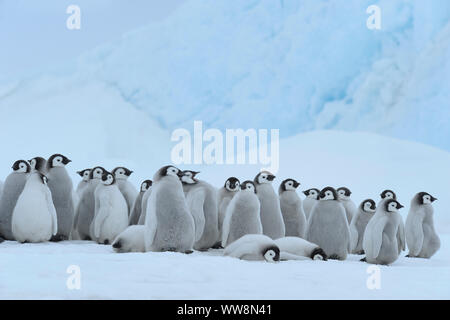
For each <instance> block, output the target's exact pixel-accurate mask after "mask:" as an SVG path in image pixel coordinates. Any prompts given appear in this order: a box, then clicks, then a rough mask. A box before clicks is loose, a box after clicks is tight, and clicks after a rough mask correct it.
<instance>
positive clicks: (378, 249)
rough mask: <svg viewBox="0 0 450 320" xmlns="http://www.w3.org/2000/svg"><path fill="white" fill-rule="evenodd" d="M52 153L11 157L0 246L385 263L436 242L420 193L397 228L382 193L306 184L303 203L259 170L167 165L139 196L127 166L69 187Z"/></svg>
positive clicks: (288, 184) (3, 187) (292, 188)
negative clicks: (250, 174)
mask: <svg viewBox="0 0 450 320" xmlns="http://www.w3.org/2000/svg"><path fill="white" fill-rule="evenodd" d="M70 162H71V161H70V160H69V159H68V158H67V157H65V156H64V155H61V154H55V155H52V156H51V157H50V158H49V159H48V160H45V159H44V158H41V157H36V158H33V159H31V160H29V161H25V160H18V161H16V162H15V163H14V165H13V167H12V169H13V172H12V173H11V174H10V175H9V176H8V177H7V179H6V180H5V183H4V184H2V183H0V195H1V196H0V242H2V241H3V239H6V240H17V241H19V242H21V243H25V242H43V241H48V240H50V241H61V240H68V239H73V240H77V239H80V240H95V241H97V242H98V243H101V244H111V245H112V247H113V249H114V250H115V251H116V252H148V251H154V252H163V251H174V252H182V253H192V252H193V251H192V250H193V249H195V250H199V251H206V250H208V249H211V248H213V249H218V248H225V250H224V255H226V256H231V257H236V258H239V259H244V260H263V261H264V260H265V261H269V262H275V261H280V260H305V259H313V260H327V259H337V260H345V259H346V258H347V254H348V253H354V254H365V258H363V259H361V261H366V262H368V263H375V264H391V263H393V262H394V261H395V260H397V258H398V257H399V255H400V253H401V252H402V251H403V250H405V243H407V244H408V249H409V254H408V256H409V257H420V258H430V257H431V256H432V255H434V254H435V253H436V251H437V250H438V249H439V247H440V240H439V237H438V235H437V234H436V231H435V229H434V224H433V207H432V203H433V202H434V201H435V200H436V199H435V198H434V197H433V196H431V195H430V194H428V193H426V192H420V193H418V194H416V195H415V196H414V198H413V199H412V201H411V207H410V211H409V214H408V218H407V220H406V226H404V224H403V220H402V217H401V216H400V214H399V213H398V210H399V209H401V208H402V207H403V206H402V205H401V204H400V203H399V202H398V201H397V198H396V194H395V193H394V192H393V191H391V190H385V191H384V192H382V193H381V200H380V202H379V203H378V205H377V206H376V204H375V201H373V200H372V199H367V200H364V201H363V202H362V203H361V204H360V205H359V207H358V208H357V207H356V206H355V204H354V203H353V201H352V200H351V199H350V195H351V191H350V190H349V189H348V188H346V187H341V188H339V189H337V190H335V189H334V188H332V187H326V188H324V189H322V190H318V189H309V190H306V191H304V192H303V193H304V194H305V195H306V199H305V200H304V201H302V199H301V198H300V197H299V195H298V194H297V192H296V189H297V188H298V186H299V185H300V183H298V182H297V181H295V180H294V179H286V180H284V181H283V182H282V183H281V184H280V187H279V190H278V195H277V194H276V193H275V190H274V188H273V186H272V182H273V181H274V179H275V176H274V175H272V174H271V173H270V172H267V171H262V172H260V173H258V174H257V175H256V177H255V178H254V180H253V181H250V180H247V181H244V182H242V183H240V181H239V180H238V179H237V178H235V177H230V178H228V179H227V180H226V182H225V184H224V186H223V187H222V188H220V189H219V190H217V189H216V188H215V187H214V186H212V185H211V184H209V183H207V182H205V181H202V180H198V179H197V178H196V175H197V174H198V172H195V171H191V170H185V171H181V170H180V169H178V168H176V167H174V166H171V165H168V166H165V167H162V168H161V169H159V170H158V171H157V172H156V173H155V175H154V177H153V181H152V180H145V181H143V182H142V184H141V187H140V191H139V192H138V191H137V190H136V189H135V188H134V186H133V185H132V184H131V183H130V182H129V181H127V179H128V177H129V176H130V175H131V173H132V171H130V170H128V169H127V168H124V167H117V168H115V169H114V170H112V171H111V172H108V171H107V170H105V169H104V168H103V167H95V168H92V169H85V170H82V171H79V172H78V174H79V175H80V176H81V177H82V180H81V182H80V183H79V184H78V187H77V189H76V191H75V190H74V189H73V183H72V180H71V178H70V176H69V174H68V173H67V171H66V168H65V166H66V165H67V164H68V163H70Z"/></svg>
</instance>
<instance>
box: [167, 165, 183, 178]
mask: <svg viewBox="0 0 450 320" xmlns="http://www.w3.org/2000/svg"><path fill="white" fill-rule="evenodd" d="M178 172H180V170H178V169H177V168H175V167H169V168H167V170H166V175H167V176H174V177H178Z"/></svg>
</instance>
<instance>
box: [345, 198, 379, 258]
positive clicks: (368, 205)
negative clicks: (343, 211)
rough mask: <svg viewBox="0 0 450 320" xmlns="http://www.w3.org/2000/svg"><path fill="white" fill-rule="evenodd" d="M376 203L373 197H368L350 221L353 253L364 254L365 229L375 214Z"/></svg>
mask: <svg viewBox="0 0 450 320" xmlns="http://www.w3.org/2000/svg"><path fill="white" fill-rule="evenodd" d="M375 210H376V205H375V201H373V200H372V199H366V200H364V201H363V202H361V204H360V205H359V208H358V211H357V212H356V214H355V215H354V216H353V219H352V222H351V223H350V249H351V253H354V254H364V250H363V247H362V243H363V239H364V231H365V230H366V226H367V224H368V223H369V220H370V219H372V217H373V215H374V214H375Z"/></svg>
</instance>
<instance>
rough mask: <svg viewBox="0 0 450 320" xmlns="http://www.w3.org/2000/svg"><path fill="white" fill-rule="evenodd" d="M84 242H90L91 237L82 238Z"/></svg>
mask: <svg viewBox="0 0 450 320" xmlns="http://www.w3.org/2000/svg"><path fill="white" fill-rule="evenodd" d="M83 240H84V241H91V240H92V239H91V237H89V236H86V237H84V239H83Z"/></svg>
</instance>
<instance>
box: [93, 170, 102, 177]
mask: <svg viewBox="0 0 450 320" xmlns="http://www.w3.org/2000/svg"><path fill="white" fill-rule="evenodd" d="M102 175H103V170H102V169H100V168H97V169H95V171H94V174H93V177H94V179H101V178H102Z"/></svg>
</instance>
